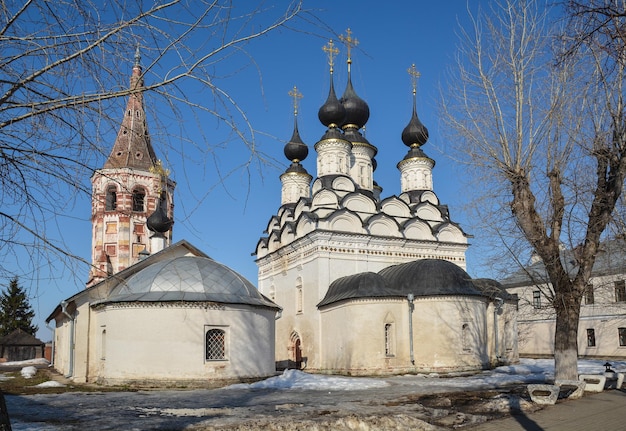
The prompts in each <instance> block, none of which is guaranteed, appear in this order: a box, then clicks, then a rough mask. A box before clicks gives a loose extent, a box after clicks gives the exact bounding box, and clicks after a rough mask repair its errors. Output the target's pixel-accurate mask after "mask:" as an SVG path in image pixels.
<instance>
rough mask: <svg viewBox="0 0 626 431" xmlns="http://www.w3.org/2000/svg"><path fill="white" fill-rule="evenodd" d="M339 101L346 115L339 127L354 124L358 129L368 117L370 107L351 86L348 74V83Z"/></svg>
mask: <svg viewBox="0 0 626 431" xmlns="http://www.w3.org/2000/svg"><path fill="white" fill-rule="evenodd" d="M340 102H341V103H342V105H343V107H344V108H345V110H346V116H345V118H344V121H343V124H341V127H345V126H355V127H356V128H357V129H360V128H361V127H363V126H365V123H367V120H369V118H370V108H369V106H367V103H366V102H365V100H363V99H361V98H360V97H359V96H357V94H356V92H355V91H354V87H352V79H351V78H350V75H348V85H347V86H346V91H344V93H343V96H342V97H341V100H340Z"/></svg>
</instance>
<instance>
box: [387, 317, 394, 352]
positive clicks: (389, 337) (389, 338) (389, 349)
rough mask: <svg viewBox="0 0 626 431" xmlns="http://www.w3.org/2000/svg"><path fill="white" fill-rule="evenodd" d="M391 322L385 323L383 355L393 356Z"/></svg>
mask: <svg viewBox="0 0 626 431" xmlns="http://www.w3.org/2000/svg"><path fill="white" fill-rule="evenodd" d="M394 351H395V349H394V340H393V323H385V356H387V357H389V356H394Z"/></svg>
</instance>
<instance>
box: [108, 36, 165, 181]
mask: <svg viewBox="0 0 626 431" xmlns="http://www.w3.org/2000/svg"><path fill="white" fill-rule="evenodd" d="M143 89H144V88H143V72H142V69H141V64H140V56H139V48H137V53H136V54H135V64H134V66H133V73H132V75H131V78H130V96H129V97H128V103H127V104H126V111H125V112H124V119H123V120H122V125H121V126H120V129H119V132H118V134H117V138H116V139H115V144H113V149H112V150H111V154H110V155H109V158H108V159H107V161H106V162H105V164H104V168H105V169H107V168H113V169H116V168H132V169H138V170H143V171H148V170H149V169H150V168H152V167H154V166H155V164H156V161H157V158H156V154H155V153H154V149H153V148H152V144H151V143H150V135H149V134H148V126H147V124H146V115H145V111H144V106H143Z"/></svg>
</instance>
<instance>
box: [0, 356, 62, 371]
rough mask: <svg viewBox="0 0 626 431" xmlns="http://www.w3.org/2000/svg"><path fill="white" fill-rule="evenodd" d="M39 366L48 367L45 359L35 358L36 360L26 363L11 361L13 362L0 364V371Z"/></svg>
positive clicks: (48, 363)
mask: <svg viewBox="0 0 626 431" xmlns="http://www.w3.org/2000/svg"><path fill="white" fill-rule="evenodd" d="M37 365H39V366H41V365H46V366H47V365H50V362H48V360H47V359H45V358H37V359H29V360H27V361H13V362H0V371H2V369H3V368H16V367H27V366H37Z"/></svg>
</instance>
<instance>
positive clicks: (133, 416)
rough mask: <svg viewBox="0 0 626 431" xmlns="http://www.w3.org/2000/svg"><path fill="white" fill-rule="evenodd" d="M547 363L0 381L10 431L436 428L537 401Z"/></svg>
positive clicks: (597, 368) (589, 368)
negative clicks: (150, 384) (216, 377)
mask: <svg viewBox="0 0 626 431" xmlns="http://www.w3.org/2000/svg"><path fill="white" fill-rule="evenodd" d="M550 364H551V361H546V360H524V361H523V362H522V363H521V364H519V365H515V366H507V367H499V368H497V369H495V370H489V371H485V372H480V373H476V374H472V375H458V376H438V375H427V376H426V375H405V376H395V377H384V378H345V377H335V376H319V375H310V374H306V373H302V372H299V371H293V370H291V371H290V372H287V373H284V374H282V375H280V376H277V377H274V378H271V379H266V380H264V381H259V382H257V383H254V384H241V385H234V386H228V387H224V388H219V389H185V390H182V389H177V390H173V389H158V388H149V389H148V388H142V389H138V388H129V387H126V388H104V387H100V386H95V385H75V384H71V383H69V382H67V381H65V380H64V379H63V378H62V376H59V375H57V374H55V373H54V372H53V371H52V370H51V369H49V368H43V369H39V370H38V372H37V374H36V376H35V377H33V379H34V380H33V381H32V382H33V383H36V382H41V383H44V385H45V384H47V383H49V382H50V381H51V380H55V381H61V382H62V383H64V384H66V386H65V387H62V388H59V387H44V388H39V389H35V388H33V386H34V385H32V384H31V383H30V382H26V380H24V379H22V380H21V381H20V379H21V377H19V376H15V374H18V375H19V372H13V373H14V376H13V378H11V379H4V380H2V381H0V387H1V388H2V390H3V391H5V393H7V395H6V401H7V407H8V411H9V415H10V417H11V421H12V426H13V431H60V430H63V431H74V430H81V431H85V430H98V431H104V430H136V431H144V430H145V431H147V430H162V431H166V430H167V431H174V430H188V431H192V430H193V431H200V430H241V431H243V430H259V429H264V430H276V431H287V430H289V431H291V430H303V429H307V430H309V429H310V430H338V431H343V430H363V431H366V430H412V431H415V430H429V431H442V430H452V429H470V428H471V427H472V426H473V425H475V424H480V423H484V422H485V421H488V420H492V419H495V418H499V417H503V416H507V415H511V414H519V415H524V414H526V413H528V412H530V411H535V410H537V409H539V407H538V406H537V405H535V404H533V403H531V402H530V401H529V398H528V394H527V392H526V385H527V384H528V383H531V382H532V383H543V382H546V381H548V380H550V379H551V378H552V375H553V374H552V373H553V370H552V369H551V368H550V367H551V365H550ZM619 365H620V367H626V363H623V362H620V363H619ZM603 369H604V368H603V367H602V362H601V361H595V362H589V363H583V368H582V372H585V373H590V372H601V371H602V370H603ZM620 369H621V368H620ZM7 374H10V373H7ZM25 386H29V388H25ZM112 389H113V390H112ZM33 392H38V393H37V394H34V393H33ZM51 392H55V393H51ZM559 402H569V401H566V400H562V401H559Z"/></svg>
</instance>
